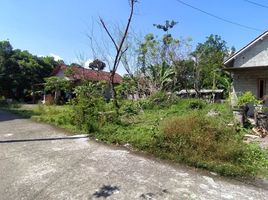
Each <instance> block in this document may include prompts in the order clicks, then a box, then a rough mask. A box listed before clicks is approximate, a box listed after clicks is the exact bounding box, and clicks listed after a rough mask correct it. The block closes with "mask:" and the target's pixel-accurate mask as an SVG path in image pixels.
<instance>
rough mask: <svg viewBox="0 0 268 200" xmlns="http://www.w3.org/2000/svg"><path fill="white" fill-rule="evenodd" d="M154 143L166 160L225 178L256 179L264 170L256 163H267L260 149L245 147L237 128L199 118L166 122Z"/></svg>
mask: <svg viewBox="0 0 268 200" xmlns="http://www.w3.org/2000/svg"><path fill="white" fill-rule="evenodd" d="M154 142H155V144H154V146H155V147H157V149H156V150H155V152H158V154H160V155H164V157H169V158H170V159H173V160H180V161H183V162H186V163H188V164H190V165H193V166H196V167H202V168H206V169H210V170H214V171H216V172H218V173H220V174H223V175H232V176H235V175H255V174H256V173H257V172H258V171H259V170H260V168H262V167H263V166H261V165H259V164H256V163H259V161H260V162H261V161H263V160H265V159H267V158H266V157H265V154H264V153H262V151H261V150H260V149H259V148H255V149H254V151H253V150H252V147H251V146H249V145H247V144H244V143H243V142H242V138H241V135H240V134H239V133H237V132H236V130H235V128H234V127H225V126H224V125H221V124H218V123H216V121H213V120H208V119H206V118H205V117H204V116H199V115H198V114H191V115H187V116H184V117H175V118H172V119H169V120H166V121H165V122H164V123H163V124H162V125H161V133H159V134H158V135H157V136H156V137H155V141H154ZM266 167H267V165H266Z"/></svg>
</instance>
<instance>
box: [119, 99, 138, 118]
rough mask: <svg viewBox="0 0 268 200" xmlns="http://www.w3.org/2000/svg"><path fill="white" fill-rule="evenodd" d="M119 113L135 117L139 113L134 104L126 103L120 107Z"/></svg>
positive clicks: (132, 102) (131, 102)
mask: <svg viewBox="0 0 268 200" xmlns="http://www.w3.org/2000/svg"><path fill="white" fill-rule="evenodd" d="M120 111H121V113H122V114H127V115H136V114H138V112H139V108H138V105H137V103H136V102H134V101H126V102H125V103H124V104H122V105H121V108H120Z"/></svg>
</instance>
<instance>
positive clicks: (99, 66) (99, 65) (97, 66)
mask: <svg viewBox="0 0 268 200" xmlns="http://www.w3.org/2000/svg"><path fill="white" fill-rule="evenodd" d="M88 67H89V68H90V69H93V70H98V71H101V70H104V68H105V67H106V64H105V63H104V62H102V61H101V60H99V59H95V60H94V61H93V62H91V63H89V65H88Z"/></svg>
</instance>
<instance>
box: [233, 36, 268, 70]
mask: <svg viewBox="0 0 268 200" xmlns="http://www.w3.org/2000/svg"><path fill="white" fill-rule="evenodd" d="M267 65H268V37H266V38H264V39H263V40H259V41H258V42H257V43H256V44H254V45H253V46H252V47H250V48H249V49H247V50H246V51H245V52H243V53H242V54H240V55H239V56H238V57H237V58H236V59H235V60H234V66H233V67H254V66H267Z"/></svg>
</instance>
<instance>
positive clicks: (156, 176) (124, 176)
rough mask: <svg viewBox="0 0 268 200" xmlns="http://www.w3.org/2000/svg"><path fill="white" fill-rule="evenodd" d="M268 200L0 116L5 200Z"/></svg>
mask: <svg viewBox="0 0 268 200" xmlns="http://www.w3.org/2000/svg"><path fill="white" fill-rule="evenodd" d="M17 199H19V200H22V199H27V200H36V199H40V200H41V199H42V200H49V199H78V200H83V199H126V200H128V199H130V200H131V199H141V200H142V199H206V200H210V199H217V200H219V199H236V200H238V199H239V200H240V199H241V200H245V199H252V200H257V199H268V189H267V187H266V188H265V186H264V187H256V186H253V185H247V184H245V183H242V182H239V181H234V180H231V179H227V178H222V177H219V176H217V175H215V174H214V175H213V174H211V173H209V172H208V173H207V172H203V171H201V170H196V169H194V168H188V167H183V166H180V165H174V166H173V165H171V164H168V163H164V162H161V161H157V160H154V159H150V158H146V157H143V156H139V155H135V154H133V153H130V152H129V151H127V150H124V149H119V148H114V147H109V146H106V145H102V144H99V143H96V142H94V141H88V139H87V138H86V137H85V136H76V137H72V136H68V135H67V134H66V133H64V131H62V130H59V129H55V128H53V127H52V126H49V125H45V124H42V123H36V122H33V121H30V120H27V119H20V118H18V117H17V116H15V115H12V114H10V113H7V112H3V111H0V200H17Z"/></svg>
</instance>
